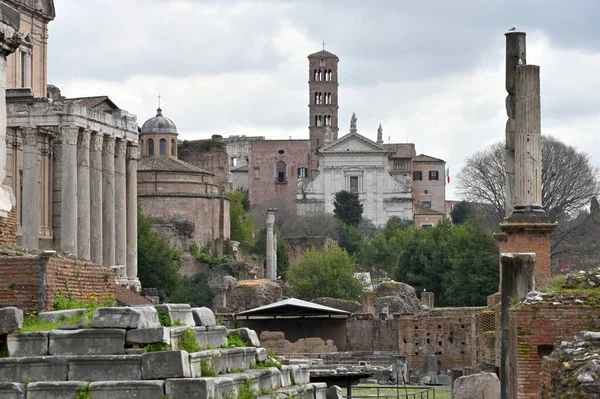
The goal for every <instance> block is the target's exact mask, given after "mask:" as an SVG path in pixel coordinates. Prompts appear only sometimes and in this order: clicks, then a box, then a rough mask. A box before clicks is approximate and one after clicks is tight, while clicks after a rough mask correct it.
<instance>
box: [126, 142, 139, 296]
mask: <svg viewBox="0 0 600 399" xmlns="http://www.w3.org/2000/svg"><path fill="white" fill-rule="evenodd" d="M139 156H140V148H139V146H138V145H137V143H130V144H129V148H128V152H127V280H128V283H129V286H130V287H131V288H133V289H135V291H137V292H139V291H140V289H141V288H142V287H141V285H140V280H139V279H138V275H137V265H138V256H137V160H138V158H139Z"/></svg>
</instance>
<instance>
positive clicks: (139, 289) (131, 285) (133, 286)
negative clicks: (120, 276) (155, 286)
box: [127, 278, 142, 294]
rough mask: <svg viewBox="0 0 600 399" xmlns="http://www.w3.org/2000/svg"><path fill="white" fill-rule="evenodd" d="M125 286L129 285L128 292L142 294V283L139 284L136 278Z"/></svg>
mask: <svg viewBox="0 0 600 399" xmlns="http://www.w3.org/2000/svg"><path fill="white" fill-rule="evenodd" d="M127 284H128V285H129V289H130V290H132V291H134V292H137V293H138V294H139V293H140V292H142V283H140V280H138V279H137V278H136V279H135V280H129V281H127Z"/></svg>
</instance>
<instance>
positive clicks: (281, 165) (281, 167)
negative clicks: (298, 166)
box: [275, 161, 286, 183]
mask: <svg viewBox="0 0 600 399" xmlns="http://www.w3.org/2000/svg"><path fill="white" fill-rule="evenodd" d="M275 168H276V169H277V183H285V182H286V175H285V169H286V167H285V162H284V161H277V164H275Z"/></svg>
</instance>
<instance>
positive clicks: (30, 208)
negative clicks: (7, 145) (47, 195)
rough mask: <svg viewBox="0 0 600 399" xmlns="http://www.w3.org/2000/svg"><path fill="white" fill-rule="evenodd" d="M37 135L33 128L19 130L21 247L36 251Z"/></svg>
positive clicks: (35, 129)
mask: <svg viewBox="0 0 600 399" xmlns="http://www.w3.org/2000/svg"><path fill="white" fill-rule="evenodd" d="M37 133H38V129H37V127H35V126H25V127H22V128H21V135H22V137H23V194H22V201H21V209H22V215H23V216H22V217H21V232H22V238H21V246H22V247H23V248H27V249H36V250H37V249H38V245H39V221H38V158H37Z"/></svg>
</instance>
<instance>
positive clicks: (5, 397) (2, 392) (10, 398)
mask: <svg viewBox="0 0 600 399" xmlns="http://www.w3.org/2000/svg"><path fill="white" fill-rule="evenodd" d="M0 398H2V399H25V384H21V383H18V382H0Z"/></svg>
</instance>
